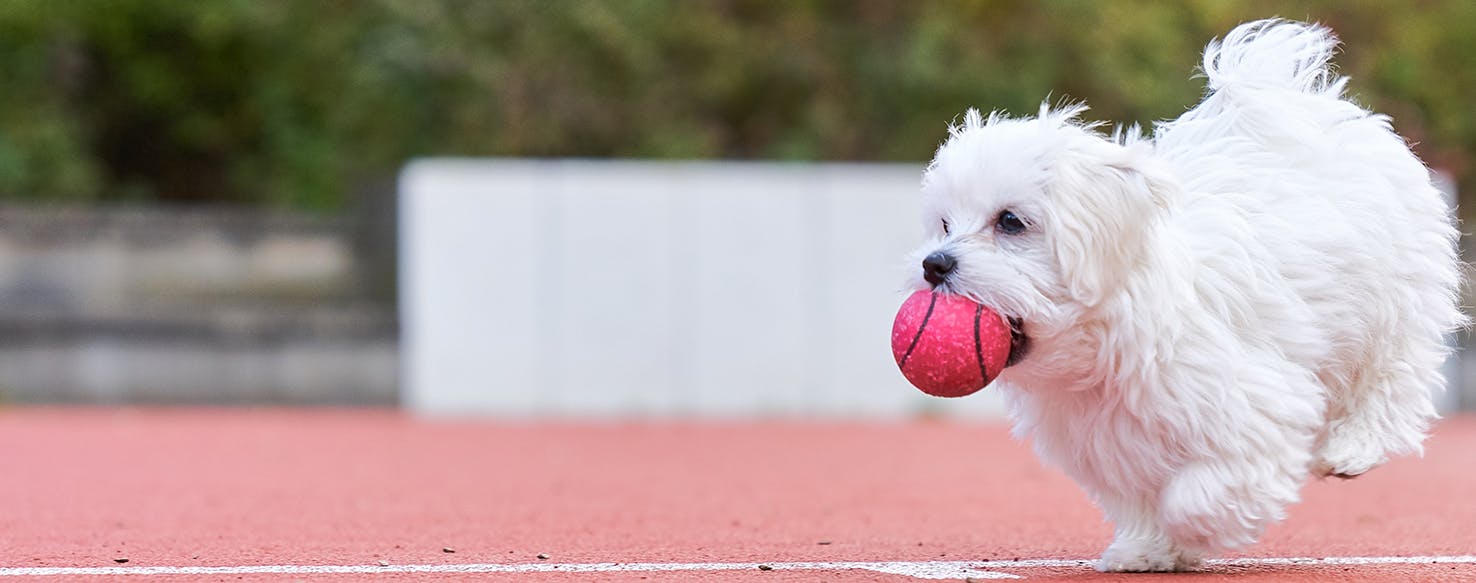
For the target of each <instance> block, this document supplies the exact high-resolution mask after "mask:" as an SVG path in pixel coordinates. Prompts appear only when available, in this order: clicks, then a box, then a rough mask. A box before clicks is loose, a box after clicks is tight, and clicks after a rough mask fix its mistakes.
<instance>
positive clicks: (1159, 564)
mask: <svg viewBox="0 0 1476 583" xmlns="http://www.w3.org/2000/svg"><path fill="white" fill-rule="evenodd" d="M1200 562H1201V559H1200V556H1199V554H1198V553H1194V552H1190V551H1186V550H1184V549H1181V548H1178V547H1176V546H1174V545H1172V544H1170V543H1167V542H1163V541H1142V540H1130V541H1123V540H1119V541H1116V542H1113V543H1112V546H1109V547H1107V551H1106V552H1104V553H1102V558H1101V559H1098V560H1097V565H1096V567H1097V570H1098V571H1102V572H1104V573H1149V572H1168V571H1189V570H1192V569H1194V568H1195V567H1198V566H1199V565H1200Z"/></svg>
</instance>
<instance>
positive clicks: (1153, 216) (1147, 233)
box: [1048, 142, 1173, 307]
mask: <svg viewBox="0 0 1476 583" xmlns="http://www.w3.org/2000/svg"><path fill="white" fill-rule="evenodd" d="M1093 146H1094V147H1092V148H1089V149H1082V150H1074V151H1068V152H1067V153H1066V154H1065V155H1063V156H1062V157H1061V158H1059V159H1058V160H1057V161H1056V164H1055V166H1056V167H1055V171H1054V172H1053V181H1052V184H1050V185H1049V186H1048V189H1049V190H1050V197H1051V198H1052V201H1053V202H1052V205H1051V208H1052V209H1053V212H1054V213H1055V214H1056V215H1058V216H1056V217H1055V220H1053V221H1052V229H1051V230H1050V232H1051V235H1052V236H1053V238H1054V243H1053V245H1054V249H1055V254H1056V260H1057V262H1058V263H1059V267H1060V270H1061V276H1062V279H1063V282H1064V283H1065V285H1066V290H1067V292H1068V293H1069V294H1070V296H1071V298H1072V299H1073V300H1075V301H1077V302H1079V303H1081V304H1083V305H1085V306H1088V307H1091V306H1096V305H1098V304H1100V303H1102V301H1103V300H1105V299H1106V298H1107V297H1109V296H1111V295H1112V294H1114V293H1115V292H1116V291H1118V290H1119V289H1120V288H1121V287H1122V285H1123V284H1124V283H1125V282H1126V280H1127V278H1128V276H1129V275H1130V274H1131V273H1132V272H1133V271H1135V270H1136V269H1138V266H1139V265H1140V264H1141V263H1142V261H1143V259H1144V253H1145V252H1146V251H1147V246H1148V245H1150V244H1151V239H1152V237H1153V234H1154V232H1155V231H1156V230H1157V225H1158V224H1159V223H1160V222H1161V221H1162V217H1163V215H1164V213H1165V212H1166V211H1167V208H1168V206H1169V204H1170V194H1171V193H1170V191H1171V189H1172V188H1173V185H1172V181H1170V180H1168V179H1167V177H1166V176H1165V175H1164V174H1162V173H1161V172H1159V171H1158V170H1157V169H1156V168H1155V167H1153V166H1152V165H1151V160H1149V159H1148V158H1147V157H1146V156H1145V155H1143V154H1142V153H1141V152H1139V151H1137V148H1130V147H1125V146H1123V145H1119V144H1114V143H1110V142H1109V143H1098V144H1093Z"/></svg>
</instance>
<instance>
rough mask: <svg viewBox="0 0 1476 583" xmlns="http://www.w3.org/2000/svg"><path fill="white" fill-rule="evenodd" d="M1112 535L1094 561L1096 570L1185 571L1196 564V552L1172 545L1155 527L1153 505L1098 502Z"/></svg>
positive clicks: (1155, 520) (1156, 514)
mask: <svg viewBox="0 0 1476 583" xmlns="http://www.w3.org/2000/svg"><path fill="white" fill-rule="evenodd" d="M1101 503H1102V509H1103V510H1104V511H1105V512H1106V513H1107V516H1108V517H1109V518H1111V519H1112V522H1113V524H1114V526H1115V527H1116V532H1115V534H1114V536H1113V539H1112V545H1111V546H1108V547H1107V550H1106V551H1105V552H1103V553H1102V558H1101V559H1100V560H1098V561H1097V570H1098V571H1107V572H1144V571H1185V570H1189V569H1193V568H1194V567H1196V566H1198V565H1199V562H1200V556H1199V554H1198V553H1196V552H1194V551H1191V550H1188V549H1185V548H1182V547H1180V546H1178V545H1177V544H1175V543H1174V541H1173V539H1171V538H1170V537H1169V536H1168V534H1167V533H1165V532H1164V531H1163V529H1162V528H1161V527H1160V526H1159V524H1158V508H1157V505H1156V504H1154V503H1151V502H1149V501H1147V500H1146V499H1139V500H1117V499H1114V500H1109V499H1106V497H1104V498H1103V499H1102V500H1101Z"/></svg>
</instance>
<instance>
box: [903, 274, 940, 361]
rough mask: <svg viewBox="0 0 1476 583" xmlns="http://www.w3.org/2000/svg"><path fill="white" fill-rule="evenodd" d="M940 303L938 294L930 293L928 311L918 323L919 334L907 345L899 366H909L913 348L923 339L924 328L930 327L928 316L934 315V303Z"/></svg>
mask: <svg viewBox="0 0 1476 583" xmlns="http://www.w3.org/2000/svg"><path fill="white" fill-rule="evenodd" d="M937 303H938V294H932V293H930V294H928V313H926V314H923V321H922V323H921V324H918V325H917V334H916V335H914V336H913V337H912V344H908V345H907V352H905V353H903V354H902V362H900V363H897V368H902V367H904V366H907V359H908V357H911V356H912V349H914V348H917V341H918V340H920V339H922V333H923V329H925V328H927V327H928V318H932V317H933V305H934V304H937Z"/></svg>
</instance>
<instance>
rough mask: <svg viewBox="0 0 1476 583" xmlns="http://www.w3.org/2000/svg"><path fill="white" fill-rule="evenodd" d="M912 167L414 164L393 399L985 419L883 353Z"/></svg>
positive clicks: (895, 301)
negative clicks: (399, 364)
mask: <svg viewBox="0 0 1476 583" xmlns="http://www.w3.org/2000/svg"><path fill="white" fill-rule="evenodd" d="M921 170H922V168H921V167H920V166H915V165H852V164H816V165H798V164H778V163H659V162H605V161H578V160H565V161H521V160H430V161H421V162H417V163H415V164H413V165H411V166H410V167H409V168H407V169H406V170H405V172H404V174H403V176H402V180H401V229H400V232H401V240H400V241H401V255H400V256H401V268H400V274H401V294H400V297H401V304H400V305H401V318H402V325H401V329H402V334H403V336H402V346H403V349H404V352H403V354H404V360H403V371H404V375H403V379H404V381H403V384H402V391H403V393H402V394H403V400H404V403H405V404H406V405H407V406H409V407H410V408H412V409H414V410H416V411H421V412H427V413H433V414H493V415H500V416H510V417H511V416H524V415H552V416H605V415H638V416H683V415H693V414H695V415H704V416H719V417H721V416H797V415H822V416H837V417H841V416H844V417H850V416H862V417H877V416H882V417H885V416H897V415H915V414H919V413H927V412H937V413H943V414H965V415H980V414H983V415H990V414H994V413H996V412H998V410H999V403H998V401H997V398H996V397H995V396H994V395H991V394H988V393H987V392H986V393H981V394H979V395H975V396H973V397H970V398H968V399H960V400H951V401H943V400H939V399H934V398H930V397H926V396H924V395H922V394H921V393H919V392H918V391H917V390H916V389H914V388H912V387H911V386H910V385H908V384H907V382H906V381H905V380H904V379H903V378H902V376H901V375H900V373H898V372H897V370H896V366H895V365H894V364H893V362H892V355H891V351H890V346H889V339H890V331H891V321H892V316H893V314H894V313H895V311H896V308H897V306H898V305H899V304H900V303H901V301H902V299H903V294H902V283H903V281H904V277H905V273H906V265H905V264H904V262H903V260H904V256H905V254H906V253H907V252H908V251H909V250H910V249H911V248H912V246H913V245H915V244H916V243H917V241H918V240H919V236H920V231H921V227H920V225H919V224H918V219H917V211H916V199H917V190H918V179H919V177H920V173H921Z"/></svg>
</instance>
